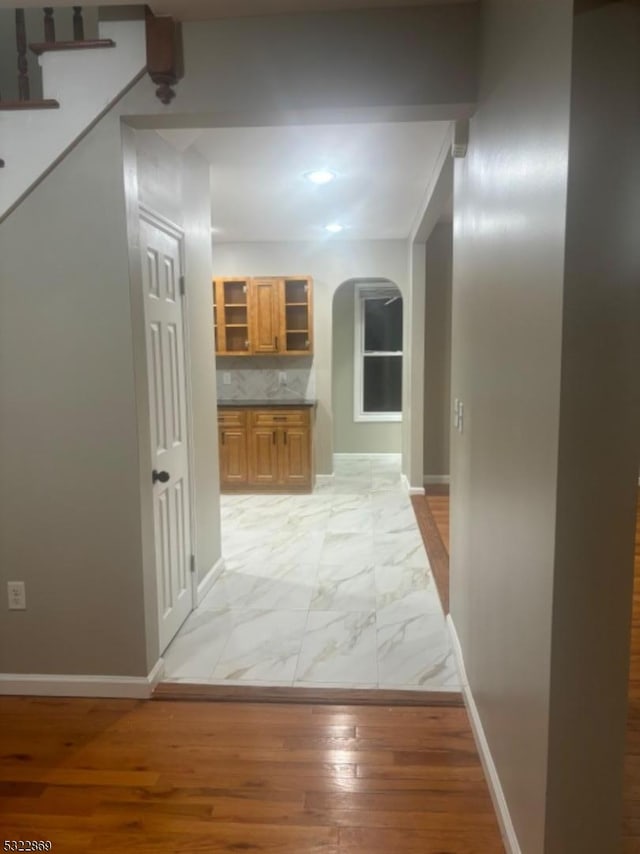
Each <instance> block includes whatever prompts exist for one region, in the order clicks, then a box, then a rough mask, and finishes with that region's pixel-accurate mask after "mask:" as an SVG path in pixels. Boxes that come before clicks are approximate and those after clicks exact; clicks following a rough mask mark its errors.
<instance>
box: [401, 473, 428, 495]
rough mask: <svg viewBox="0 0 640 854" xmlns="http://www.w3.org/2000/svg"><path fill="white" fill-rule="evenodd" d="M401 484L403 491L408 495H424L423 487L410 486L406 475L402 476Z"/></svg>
mask: <svg viewBox="0 0 640 854" xmlns="http://www.w3.org/2000/svg"><path fill="white" fill-rule="evenodd" d="M401 482H402V486H403V488H404V491H405V492H406V493H407V494H408V495H424V487H423V486H411V484H410V483H409V478H408V477H407V476H406V474H403V475H402V478H401Z"/></svg>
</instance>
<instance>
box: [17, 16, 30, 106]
mask: <svg viewBox="0 0 640 854" xmlns="http://www.w3.org/2000/svg"><path fill="white" fill-rule="evenodd" d="M16 48H17V49H18V100H20V101H28V100H29V94H30V87H29V65H28V62H27V30H26V26H25V21H24V9H16Z"/></svg>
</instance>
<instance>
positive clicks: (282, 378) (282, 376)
mask: <svg viewBox="0 0 640 854" xmlns="http://www.w3.org/2000/svg"><path fill="white" fill-rule="evenodd" d="M278 382H279V383H280V385H286V384H287V372H286V371H278Z"/></svg>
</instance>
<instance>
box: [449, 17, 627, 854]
mask: <svg viewBox="0 0 640 854" xmlns="http://www.w3.org/2000/svg"><path fill="white" fill-rule="evenodd" d="M638 32H639V29H638V9H637V8H635V9H634V8H632V7H631V5H628V6H627V5H625V4H622V3H618V4H612V5H609V6H606V8H602V9H600V10H596V11H593V12H589V13H584V14H583V15H577V16H576V18H575V32H574V17H573V4H572V3H571V2H568V0H567V2H558V0H554V2H541V3H535V4H533V3H529V2H527V0H519V2H511V3H507V2H503V0H489V2H487V3H485V5H484V44H483V62H482V73H481V87H480V98H479V100H480V107H479V109H478V112H477V114H476V116H475V117H474V119H473V121H472V123H471V137H470V145H469V152H468V154H467V157H466V159H465V160H463V161H459V162H458V163H457V164H456V174H455V208H454V210H455V224H454V235H455V236H454V267H453V269H454V274H453V280H454V285H453V377H452V379H453V388H452V393H453V395H454V396H457V397H460V398H461V399H462V400H463V401H464V405H465V425H464V432H463V433H462V434H459V433H456V432H454V433H453V434H452V436H453V440H452V519H451V531H452V545H451V567H452V570H451V586H452V590H451V614H452V617H453V620H454V623H455V626H456V628H457V632H458V635H459V638H460V641H461V646H462V650H463V654H464V658H465V662H466V666H467V675H468V678H469V684H470V688H471V690H472V692H473V695H474V697H475V701H476V704H477V707H478V711H479V714H480V717H481V720H482V724H483V727H484V730H485V733H486V736H487V739H488V743H489V747H490V750H491V753H492V756H493V759H494V761H495V764H496V767H497V771H498V774H499V776H500V781H501V784H502V787H503V790H504V793H505V796H506V799H507V803H508V807H509V810H510V814H511V817H512V819H513V822H514V826H515V830H516V833H517V836H518V839H519V843H520V847H521V849H522V851H523V852H525V854H538V852H544V854H565V852H568V851H580V852H585V854H601V852H603V851H607V852H608V851H618V850H620V847H621V840H620V835H621V826H622V825H621V820H620V792H621V779H622V762H621V756H622V742H623V735H624V717H625V715H624V712H625V692H626V668H627V661H628V658H627V656H628V630H629V609H630V603H631V598H630V596H631V578H632V553H633V534H634V520H633V509H634V507H635V499H636V488H637V487H636V478H637V468H638V436H639V435H640V425H639V416H638V391H637V388H638V386H637V366H638V363H639V356H640V353H639V352H638V345H639V341H640V337H639V336H638V317H639V316H640V312H639V311H638V309H639V305H638V287H637V283H638V272H639V269H640V265H639V258H638V248H637V247H638V241H637V222H638V198H639V197H640V191H639V188H638V167H637V156H636V155H637V150H638V111H637V82H638V64H637V63H638V54H639V51H638ZM634 92H635V94H634Z"/></svg>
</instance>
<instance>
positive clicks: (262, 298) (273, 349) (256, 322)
mask: <svg viewBox="0 0 640 854" xmlns="http://www.w3.org/2000/svg"><path fill="white" fill-rule="evenodd" d="M278 285H279V282H278V280H277V279H252V281H251V312H252V313H251V318H252V346H253V352H254V353H277V352H278V346H279V341H278V337H279V336H280V324H279V312H278V305H279V301H278Z"/></svg>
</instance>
